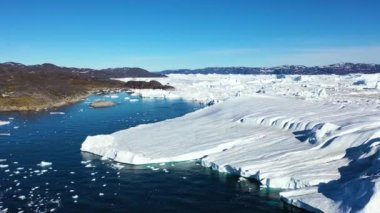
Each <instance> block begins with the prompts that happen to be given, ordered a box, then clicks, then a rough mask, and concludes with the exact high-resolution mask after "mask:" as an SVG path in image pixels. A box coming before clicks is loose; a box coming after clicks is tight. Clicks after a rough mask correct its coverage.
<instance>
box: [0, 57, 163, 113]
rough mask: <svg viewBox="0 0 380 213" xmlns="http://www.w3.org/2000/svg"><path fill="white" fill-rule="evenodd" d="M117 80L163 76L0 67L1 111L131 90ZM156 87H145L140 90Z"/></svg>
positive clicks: (139, 71)
mask: <svg viewBox="0 0 380 213" xmlns="http://www.w3.org/2000/svg"><path fill="white" fill-rule="evenodd" d="M116 77H165V76H163V75H160V74H155V73H150V72H148V71H146V70H143V69H140V68H120V69H106V70H93V69H79V68H67V67H59V66H56V65H53V64H42V65H32V66H26V65H23V64H18V63H2V64H1V63H0V111H28V110H36V111H38V110H43V109H48V108H52V107H59V106H63V105H66V104H69V103H73V102H77V101H80V100H82V99H83V98H85V97H87V96H88V95H90V94H92V93H94V92H96V91H112V90H121V89H122V90H128V89H131V88H134V86H133V84H132V85H131V84H129V83H124V82H120V81H116V80H110V78H116ZM157 86H158V87H159V85H157V84H154V85H149V84H144V85H143V86H142V88H149V89H150V88H152V89H154V88H157ZM161 86H162V85H161ZM153 87H154V88H153ZM161 89H165V88H164V87H162V88H161Z"/></svg>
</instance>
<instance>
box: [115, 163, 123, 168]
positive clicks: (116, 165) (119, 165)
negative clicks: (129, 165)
mask: <svg viewBox="0 0 380 213" xmlns="http://www.w3.org/2000/svg"><path fill="white" fill-rule="evenodd" d="M112 167H113V168H115V169H122V168H124V166H123V165H121V164H120V163H115V164H112Z"/></svg>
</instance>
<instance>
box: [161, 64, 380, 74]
mask: <svg viewBox="0 0 380 213" xmlns="http://www.w3.org/2000/svg"><path fill="white" fill-rule="evenodd" d="M160 73H161V74H242V75H250V74H256V75H260V74H262V75H264V74H295V75H296V74H299V75H301V74H302V75H322V74H335V75H346V74H351V73H364V74H372V73H380V64H365V63H338V64H331V65H327V66H310V67H308V66H303V65H284V66H277V67H206V68H202V69H177V70H164V71H161V72H160Z"/></svg>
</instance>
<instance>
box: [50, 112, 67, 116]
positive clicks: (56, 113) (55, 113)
mask: <svg viewBox="0 0 380 213" xmlns="http://www.w3.org/2000/svg"><path fill="white" fill-rule="evenodd" d="M64 114H65V113H64V112H50V115H64Z"/></svg>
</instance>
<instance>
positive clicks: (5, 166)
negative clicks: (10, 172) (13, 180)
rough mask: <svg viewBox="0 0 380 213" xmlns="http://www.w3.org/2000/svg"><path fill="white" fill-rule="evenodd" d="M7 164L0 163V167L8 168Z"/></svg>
mask: <svg viewBox="0 0 380 213" xmlns="http://www.w3.org/2000/svg"><path fill="white" fill-rule="evenodd" d="M8 166H9V165H7V164H0V169H4V168H8Z"/></svg>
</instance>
